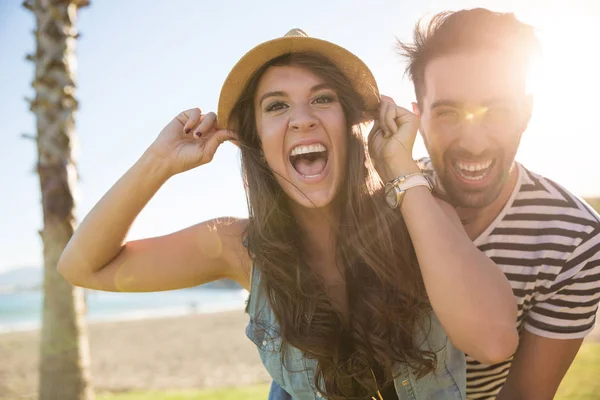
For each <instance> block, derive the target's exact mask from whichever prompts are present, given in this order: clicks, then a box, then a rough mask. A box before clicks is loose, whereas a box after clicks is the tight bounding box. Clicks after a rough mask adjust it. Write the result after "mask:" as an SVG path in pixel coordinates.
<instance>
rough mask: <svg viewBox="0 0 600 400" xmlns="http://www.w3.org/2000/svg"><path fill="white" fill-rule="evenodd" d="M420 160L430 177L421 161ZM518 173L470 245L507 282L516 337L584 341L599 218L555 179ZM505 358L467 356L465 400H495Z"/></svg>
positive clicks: (599, 274) (593, 304)
mask: <svg viewBox="0 0 600 400" xmlns="http://www.w3.org/2000/svg"><path fill="white" fill-rule="evenodd" d="M421 162H422V164H423V165H424V166H425V170H426V171H427V172H429V173H431V172H432V171H431V166H430V163H429V162H428V160H421ZM517 168H518V169H519V179H518V182H517V185H516V186H515V189H514V191H513V193H512V195H511V197H510V199H509V201H508V202H507V204H506V206H505V207H504V209H503V210H502V211H501V212H500V214H499V215H498V216H497V217H496V219H495V220H494V221H493V222H492V223H491V224H490V226H489V227H488V228H487V229H486V230H485V231H484V232H483V233H482V234H481V235H479V237H478V238H477V239H475V241H474V243H475V245H477V247H478V248H479V249H480V250H481V251H483V252H484V253H485V254H486V255H487V256H488V257H489V258H491V259H492V260H493V261H494V262H495V263H496V264H497V265H498V266H499V267H500V268H501V269H502V271H503V272H504V274H505V275H506V277H507V278H508V280H509V281H510V283H511V285H512V289H513V292H514V294H515V297H516V298H517V303H518V306H519V313H518V318H517V327H518V329H519V332H521V330H522V329H526V330H528V331H529V332H531V333H533V334H536V335H539V336H543V337H547V338H553V339H575V338H583V337H584V336H586V335H587V334H588V333H589V332H590V331H591V330H592V329H593V327H594V323H595V317H596V312H597V309H598V301H599V299H600V216H599V215H598V214H597V213H596V212H595V211H593V210H592V208H591V207H590V206H589V205H587V204H586V203H585V202H584V201H583V200H581V199H579V198H578V197H577V196H574V195H573V194H571V193H569V192H568V191H567V190H565V189H564V188H563V187H561V186H560V185H558V184H556V183H555V182H552V181H551V180H549V179H546V178H544V177H541V176H539V175H537V174H534V173H532V172H531V171H528V170H527V169H526V168H525V167H523V166H522V165H520V164H517ZM511 361H512V357H511V358H510V359H508V360H506V361H505V362H502V363H500V364H496V365H483V364H481V363H479V362H477V361H475V360H473V359H472V358H470V357H467V397H468V398H469V399H486V400H487V399H494V398H495V397H496V395H497V394H498V392H499V391H500V388H501V387H502V385H503V384H504V382H505V380H506V376H507V375H508V370H509V369H510V366H511Z"/></svg>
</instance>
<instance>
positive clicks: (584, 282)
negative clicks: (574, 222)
mask: <svg viewBox="0 0 600 400" xmlns="http://www.w3.org/2000/svg"><path fill="white" fill-rule="evenodd" d="M599 299H600V226H597V227H596V228H595V229H594V230H593V231H592V232H591V233H590V234H589V235H588V236H587V237H586V238H585V239H584V240H583V241H582V242H581V243H580V244H579V245H578V246H577V248H576V249H575V251H574V252H573V253H571V255H570V256H569V258H568V259H567V260H566V262H565V264H564V265H563V266H562V268H561V270H560V273H558V274H557V275H556V278H555V279H554V280H553V281H552V282H551V283H550V284H548V285H542V286H541V287H540V288H539V290H538V291H537V293H536V295H535V298H534V305H533V306H532V308H531V309H530V310H529V312H528V313H527V317H526V319H525V324H524V327H525V329H526V330H528V331H529V332H531V333H533V334H536V335H539V336H543V337H547V338H551V339H580V338H583V337H585V336H586V335H587V334H588V333H590V332H591V331H592V330H593V329H594V324H595V322H596V314H597V311H598V301H599Z"/></svg>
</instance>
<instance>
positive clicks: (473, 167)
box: [456, 160, 493, 172]
mask: <svg viewBox="0 0 600 400" xmlns="http://www.w3.org/2000/svg"><path fill="white" fill-rule="evenodd" d="M492 161H493V160H488V161H486V162H481V163H468V164H467V163H463V162H460V161H456V166H457V167H458V168H459V169H462V170H463V171H471V172H475V171H483V170H484V169H488V168H489V166H490V165H492Z"/></svg>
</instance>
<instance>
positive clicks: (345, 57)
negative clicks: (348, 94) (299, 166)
mask: <svg viewBox="0 0 600 400" xmlns="http://www.w3.org/2000/svg"><path fill="white" fill-rule="evenodd" d="M304 52H315V53H319V54H321V55H323V56H325V57H327V58H328V59H329V60H330V61H331V62H332V63H333V64H334V65H335V66H336V67H337V68H339V70H340V71H341V72H342V73H343V74H344V75H345V76H346V78H347V79H348V80H349V81H350V83H351V84H352V86H353V88H354V90H356V92H357V93H358V94H359V95H360V97H361V98H362V100H363V103H364V106H365V111H367V112H373V111H376V110H377V108H378V107H379V101H380V98H379V89H378V88H377V82H376V81H375V78H374V77H373V74H372V73H371V71H370V70H369V68H368V67H367V66H366V64H365V63H364V62H363V61H362V60H361V59H360V58H358V57H357V56H355V55H354V54H352V53H351V52H350V51H348V50H346V49H344V48H343V47H341V46H338V45H336V44H333V43H331V42H328V41H326V40H321V39H316V38H312V37H304V36H284V37H281V38H277V39H273V40H270V41H268V42H264V43H261V44H260V45H258V46H256V47H255V48H253V49H252V50H250V51H249V52H247V53H246V54H245V55H244V56H243V57H242V58H241V59H240V60H239V61H238V62H237V63H236V65H235V66H234V67H233V69H232V70H231V72H230V73H229V75H228V76H227V78H226V79H225V82H224V83H223V87H222V88H221V94H220V96H219V106H218V111H217V123H218V125H219V127H220V128H221V129H230V130H234V131H235V130H236V127H235V126H230V121H229V117H230V115H231V111H232V109H233V107H234V105H235V103H236V102H237V100H238V99H239V97H240V95H241V94H242V91H243V90H244V89H245V88H246V85H247V84H248V81H249V80H250V78H251V77H252V76H253V75H254V73H255V72H256V71H257V70H258V69H259V68H261V67H262V66H263V65H264V64H265V63H267V62H269V61H270V60H273V59H274V58H277V57H279V56H282V55H284V54H289V53H304ZM371 119H372V118H370V117H368V113H365V116H364V117H363V120H361V121H357V122H366V121H369V120H371Z"/></svg>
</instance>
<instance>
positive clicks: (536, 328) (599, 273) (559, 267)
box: [399, 9, 600, 400]
mask: <svg viewBox="0 0 600 400" xmlns="http://www.w3.org/2000/svg"><path fill="white" fill-rule="evenodd" d="M399 48H400V51H401V54H402V55H403V56H405V57H406V58H407V60H408V67H407V72H408V73H409V75H410V77H411V79H412V81H413V83H414V85H415V92H416V97H417V102H416V103H414V104H413V111H414V112H415V113H416V114H417V115H419V117H420V120H421V125H420V132H421V135H422V137H423V139H424V143H425V146H426V148H427V151H428V153H429V156H430V158H429V159H424V160H422V162H423V166H424V169H425V170H427V171H428V172H429V173H431V176H432V178H433V179H434V181H435V182H436V187H437V189H438V192H439V193H440V195H441V196H443V197H444V198H445V199H446V200H447V201H449V202H450V203H451V204H453V205H454V206H455V207H456V209H457V211H458V213H459V215H460V217H461V219H462V221H463V224H464V226H465V230H466V231H467V233H468V234H469V236H470V237H471V239H472V240H473V241H474V242H475V244H476V245H477V246H478V247H479V249H480V250H481V251H483V252H484V253H485V254H486V255H487V256H488V257H490V258H491V259H492V260H493V261H494V262H495V263H496V264H497V265H498V266H499V267H500V268H501V269H502V271H503V272H504V273H505V275H506V277H507V278H508V280H509V281H510V282H511V285H512V288H513V292H514V295H515V297H516V298H517V302H518V307H519V314H518V318H517V327H518V329H519V332H520V342H519V347H518V350H517V352H516V354H515V355H514V357H511V358H510V359H508V360H506V361H505V362H503V363H500V364H496V365H492V366H488V365H482V364H480V363H478V362H476V361H475V360H473V359H470V358H467V394H468V397H469V398H471V399H493V398H497V399H498V400H505V399H510V400H518V399H527V400H535V399H552V398H553V396H554V394H555V392H556V390H557V388H558V386H559V384H560V382H561V380H562V378H563V376H564V374H565V373H566V371H567V369H568V368H569V366H570V365H571V362H572V361H573V359H574V358H575V356H576V354H577V352H578V350H579V347H580V346H581V343H582V341H583V338H584V337H585V336H586V335H587V334H588V333H589V332H590V331H591V330H592V329H593V327H594V322H595V316H596V311H597V309H598V300H599V298H600V217H599V216H598V214H596V213H595V212H594V211H592V209H591V207H589V206H588V205H587V204H585V203H584V202H583V201H582V200H580V199H579V198H577V197H576V196H574V195H572V194H571V193H569V192H568V191H567V190H565V189H564V188H563V187H561V186H560V185H558V184H557V183H555V182H552V181H551V180H549V179H546V178H544V177H542V176H540V175H537V174H535V173H533V172H531V171H529V170H527V169H526V168H525V167H523V166H522V165H520V164H518V163H516V162H515V161H514V157H515V154H516V152H517V148H518V146H519V142H520V139H521V135H522V134H523V132H524V131H525V129H526V128H527V124H528V122H529V119H530V116H531V110H532V97H531V95H529V94H528V93H527V91H526V78H527V75H528V69H529V68H528V67H529V64H530V61H531V58H532V57H533V56H534V55H535V54H536V53H537V52H538V48H539V44H538V41H537V39H536V38H535V35H534V32H533V29H532V28H531V27H530V26H528V25H526V24H524V23H522V22H520V21H518V20H517V19H516V18H515V17H514V15H513V14H501V13H494V12H491V11H488V10H485V9H473V10H462V11H458V12H454V13H441V14H438V15H437V16H436V17H434V18H433V19H432V21H431V22H430V24H429V25H428V26H427V27H426V28H422V27H421V26H420V25H419V24H417V27H416V28H415V32H414V43H412V44H408V43H399ZM540 151H543V149H540ZM565 168H571V166H569V165H565ZM574 173H575V172H574ZM496 396H497V397H496Z"/></svg>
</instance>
